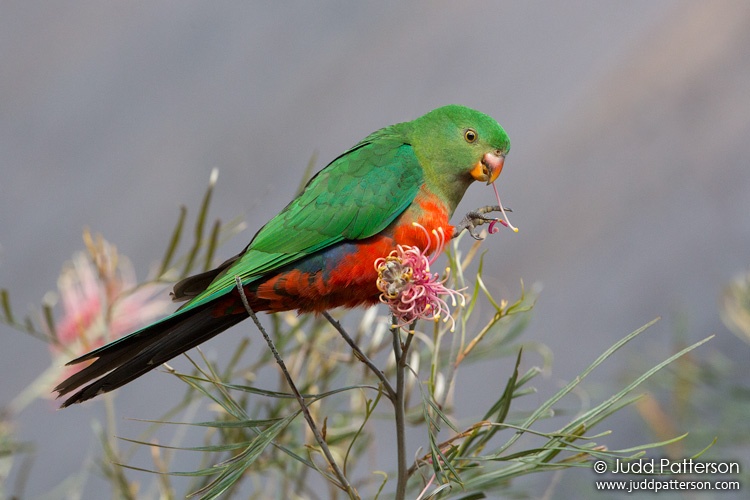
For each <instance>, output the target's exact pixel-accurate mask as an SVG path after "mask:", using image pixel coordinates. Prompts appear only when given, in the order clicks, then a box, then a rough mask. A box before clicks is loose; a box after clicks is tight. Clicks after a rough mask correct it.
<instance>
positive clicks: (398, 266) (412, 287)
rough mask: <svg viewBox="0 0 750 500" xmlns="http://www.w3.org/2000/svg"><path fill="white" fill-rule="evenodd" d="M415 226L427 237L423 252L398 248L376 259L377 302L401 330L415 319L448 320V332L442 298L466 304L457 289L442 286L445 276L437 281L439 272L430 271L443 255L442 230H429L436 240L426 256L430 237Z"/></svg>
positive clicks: (425, 231) (448, 315) (447, 317)
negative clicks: (378, 292)
mask: <svg viewBox="0 0 750 500" xmlns="http://www.w3.org/2000/svg"><path fill="white" fill-rule="evenodd" d="M414 226H415V227H418V228H420V229H421V230H422V231H424V234H425V236H426V237H427V248H425V250H424V251H422V250H420V249H419V248H418V247H414V246H408V245H397V246H396V250H394V251H392V252H391V253H390V254H389V255H388V256H387V257H384V258H379V259H377V260H375V269H376V270H377V271H378V280H377V287H378V290H380V291H381V294H380V301H381V302H382V303H384V304H387V305H388V307H389V308H390V309H391V312H393V314H394V315H395V316H396V319H397V320H398V325H397V326H399V327H404V326H407V325H409V324H411V323H412V322H414V321H416V320H418V319H427V320H433V321H438V320H439V319H440V318H441V317H442V318H443V320H444V321H449V320H450V321H451V330H453V328H454V327H455V321H454V319H453V317H452V316H451V314H450V308H449V307H448V303H447V302H446V301H445V299H443V298H442V297H443V296H448V297H450V299H451V303H452V305H453V306H454V307H455V306H456V304H457V300H456V299H459V300H460V301H461V304H462V305H463V304H465V299H464V296H463V295H462V294H461V292H460V290H452V289H450V288H448V287H446V286H445V283H446V281H447V279H448V278H447V276H446V277H445V278H444V279H442V280H441V279H440V277H439V275H438V273H432V272H430V265H431V264H434V263H435V261H436V260H437V258H438V256H440V254H441V253H442V252H443V248H444V247H445V243H446V238H445V232H444V231H443V228H442V227H441V228H438V229H437V230H433V231H432V235H433V236H434V237H435V245H434V251H433V252H432V255H430V256H429V257H428V251H429V250H430V247H432V246H433V242H432V238H431V237H430V234H429V233H428V232H427V230H426V229H425V228H424V227H423V226H421V225H420V224H417V223H414Z"/></svg>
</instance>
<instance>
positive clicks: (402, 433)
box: [391, 316, 414, 500]
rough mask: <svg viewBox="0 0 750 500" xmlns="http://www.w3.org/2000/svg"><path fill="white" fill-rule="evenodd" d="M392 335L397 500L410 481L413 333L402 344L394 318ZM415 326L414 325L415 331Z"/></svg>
mask: <svg viewBox="0 0 750 500" xmlns="http://www.w3.org/2000/svg"><path fill="white" fill-rule="evenodd" d="M392 324H393V325H394V326H393V327H392V328H391V333H392V334H393V355H394V356H395V357H396V400H395V401H394V402H393V408H394V412H395V416H396V448H397V455H398V476H397V482H396V500H403V499H404V498H406V482H407V480H408V479H409V475H408V472H409V470H408V466H407V464H406V401H405V399H406V398H405V390H404V379H405V375H406V357H407V354H408V352H409V346H410V345H411V340H412V336H413V334H412V333H409V334H408V336H407V338H406V342H405V343H403V344H402V343H401V328H399V327H398V326H395V325H396V324H397V321H396V317H395V316H394V317H393V321H392ZM413 327H414V325H412V330H413Z"/></svg>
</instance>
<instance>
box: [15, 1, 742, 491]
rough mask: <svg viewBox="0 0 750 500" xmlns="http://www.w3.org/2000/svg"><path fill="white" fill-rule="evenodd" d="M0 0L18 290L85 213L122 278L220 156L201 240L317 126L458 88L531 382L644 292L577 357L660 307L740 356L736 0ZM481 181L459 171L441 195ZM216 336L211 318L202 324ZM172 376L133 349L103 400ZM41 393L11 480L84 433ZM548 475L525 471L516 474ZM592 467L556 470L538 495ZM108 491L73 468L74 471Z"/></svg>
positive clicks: (545, 390)
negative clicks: (498, 155)
mask: <svg viewBox="0 0 750 500" xmlns="http://www.w3.org/2000/svg"><path fill="white" fill-rule="evenodd" d="M0 11H1V12H0V152H1V154H0V287H5V288H8V289H10V291H11V293H12V298H13V303H14V306H15V308H16V310H17V311H19V312H26V311H27V310H30V308H31V307H32V305H34V304H38V303H39V302H40V301H41V299H42V297H43V296H44V295H45V293H46V292H47V291H48V290H52V289H55V287H56V278H57V276H58V274H59V271H60V269H61V266H62V265H63V263H64V262H65V261H66V260H68V259H69V258H70V257H71V255H72V254H73V253H74V252H75V251H77V250H79V249H81V248H82V242H81V230H82V228H83V227H84V226H88V227H90V228H91V229H92V231H95V232H101V233H103V234H104V236H105V237H106V238H107V239H109V240H110V241H112V242H113V243H115V244H116V245H117V246H118V249H119V250H120V252H122V253H123V254H125V255H127V256H128V257H130V258H131V260H132V261H133V263H134V264H135V266H136V269H137V272H138V276H139V278H141V279H143V278H144V277H145V276H146V274H147V272H148V270H149V266H151V265H152V264H153V263H154V262H155V261H157V260H158V259H160V258H161V257H162V255H163V252H164V249H165V247H166V244H167V240H168V237H169V233H170V231H171V230H172V228H173V225H174V223H175V221H176V217H177V213H178V207H179V205H180V204H186V205H188V207H189V209H190V211H191V213H192V214H193V215H194V214H195V212H196V211H197V208H198V204H199V201H200V198H201V196H202V194H203V192H204V190H205V187H206V184H207V180H208V176H209V172H210V170H211V168H212V167H218V168H219V171H220V176H219V181H218V185H217V187H216V192H215V198H214V203H213V211H212V213H213V215H215V216H218V217H221V218H222V219H224V220H228V219H231V218H232V217H235V216H236V215H238V214H241V215H243V216H244V217H245V218H246V221H247V223H248V226H249V230H247V231H245V232H244V233H243V234H242V235H240V236H239V237H237V238H235V239H233V240H232V241H231V242H230V243H228V244H227V245H225V246H224V247H222V248H221V250H220V254H221V257H226V256H229V255H233V254H234V253H236V252H237V251H239V250H240V249H241V248H242V247H243V246H244V244H245V243H246V241H247V240H248V239H249V238H250V237H251V235H252V234H253V232H254V231H255V230H256V229H257V228H258V227H259V226H260V225H262V224H263V223H264V222H265V221H266V220H267V219H268V218H269V217H270V216H272V215H273V214H275V213H276V212H277V211H278V210H280V209H281V208H282V207H283V206H284V205H285V204H286V202H287V201H288V200H289V199H290V198H291V196H292V195H293V193H294V190H295V188H296V187H297V184H298V182H299V179H300V177H301V176H302V174H303V171H304V168H305V166H306V164H307V162H308V159H309V158H310V156H311V154H312V153H313V152H314V151H318V152H319V161H318V167H321V166H323V165H324V164H325V163H326V162H327V161H329V160H330V159H332V158H333V157H335V156H336V155H337V154H338V153H340V152H342V151H343V150H344V149H346V148H347V147H349V146H351V145H352V144H354V143H355V142H356V141H358V140H359V139H361V138H362V137H364V136H365V135H366V134H368V133H370V132H372V131H373V130H376V129H378V128H380V127H382V126H385V125H388V124H391V123H395V122H398V121H404V120H409V119H412V118H415V117H417V116H419V115H421V114H423V113H425V112H427V111H429V110H431V109H433V108H435V107H437V106H440V105H443V104H448V103H460V104H465V105H468V106H471V107H474V108H477V109H479V110H481V111H483V112H485V113H487V114H489V115H491V116H493V117H495V118H496V119H497V120H498V121H499V122H500V123H501V124H502V125H503V126H504V127H505V129H506V130H507V131H508V133H509V135H510V137H511V140H512V151H511V154H510V155H509V157H508V160H507V162H506V166H505V171H504V172H503V174H502V176H501V177H500V180H499V182H498V185H499V189H500V194H501V196H502V199H503V202H504V203H505V204H507V205H509V206H511V207H512V208H513V209H514V214H512V219H511V220H512V221H513V222H514V223H515V224H516V225H517V226H519V227H520V232H519V233H518V234H513V233H511V232H510V231H502V232H501V233H500V234H499V235H495V236H493V237H492V238H491V239H490V240H489V242H488V244H487V245H485V248H487V249H488V250H489V251H488V256H487V259H488V263H491V266H490V270H489V271H488V273H489V274H490V275H491V279H489V282H490V284H491V286H492V287H493V290H495V291H496V292H497V294H499V295H500V296H502V297H504V298H508V299H514V298H515V297H516V296H517V294H518V292H519V288H520V286H519V280H521V279H523V280H524V282H525V283H526V284H527V285H531V284H534V283H540V284H541V285H543V291H542V293H541V295H540V298H539V300H538V303H537V306H536V309H535V312H534V318H533V320H532V322H531V324H530V326H529V329H528V330H527V331H526V333H525V334H524V340H529V341H538V342H542V343H544V344H546V345H548V346H549V347H550V349H551V350H552V352H553V353H554V356H555V362H554V366H553V368H552V372H551V374H549V375H548V378H547V379H545V381H542V382H541V384H542V387H541V388H540V391H541V392H540V395H539V396H538V397H536V399H535V400H534V401H535V402H536V404H538V403H540V402H541V401H543V399H542V398H543V397H544V396H545V395H546V396H548V395H549V394H551V393H552V392H553V391H555V390H556V388H558V387H559V386H560V385H561V384H562V383H563V382H564V381H567V380H569V379H570V378H571V377H574V376H575V375H576V374H577V373H579V372H580V371H581V370H582V369H583V368H584V367H585V366H586V365H587V364H588V363H589V362H590V361H592V360H593V359H594V358H595V357H596V356H597V355H598V354H599V353H601V352H602V351H603V350H604V349H605V348H607V347H608V346H609V345H611V344H612V343H613V342H614V341H616V340H617V339H619V338H621V337H622V336H624V335H625V334H627V333H629V332H631V331H632V330H634V329H636V328H637V327H639V326H641V325H643V324H644V323H646V322H647V321H649V320H651V319H653V318H655V317H657V316H662V317H663V320H662V321H661V322H659V323H658V324H657V325H656V326H655V327H653V328H652V330H651V331H650V332H649V333H648V334H647V336H646V337H644V338H642V339H639V340H638V341H637V343H636V344H635V345H634V346H633V347H631V348H629V351H627V352H626V353H625V354H621V355H619V356H618V357H617V358H616V359H613V360H611V362H610V363H608V364H607V366H606V368H605V369H604V370H601V371H600V372H597V378H596V382H597V383H599V384H604V385H605V386H607V387H611V388H615V389H611V390H616V388H617V387H621V386H622V383H623V374H624V373H627V371H628V366H629V364H630V361H631V360H632V359H633V357H638V358H639V360H640V361H643V362H644V363H650V364H651V365H653V364H655V363H656V362H658V361H660V360H661V359H663V358H664V357H666V356H667V355H668V354H669V353H670V352H671V349H672V344H673V343H674V336H675V331H677V330H679V331H680V332H681V333H680V335H682V336H683V338H684V339H685V340H686V341H695V340H698V339H700V338H703V337H705V336H707V335H708V334H711V333H715V334H717V337H716V338H715V339H714V340H713V341H712V342H710V343H709V345H708V346H706V347H705V348H704V349H703V350H702V351H699V352H697V353H696V354H695V356H698V357H700V356H708V355H710V354H711V353H717V352H718V353H722V354H723V355H724V356H726V357H728V358H729V359H732V360H734V361H735V362H738V363H743V362H746V360H747V359H748V355H749V354H750V347H749V346H748V345H747V344H746V343H743V342H742V341H741V340H740V339H738V338H737V337H735V336H733V335H732V334H730V333H729V332H728V331H727V330H726V329H725V327H724V326H723V325H722V323H721V322H720V320H719V316H718V306H717V302H718V297H719V295H720V293H721V288H722V287H723V286H724V284H726V283H727V282H728V281H729V280H730V279H732V277H733V276H734V275H736V274H737V273H738V272H741V271H743V270H747V268H748V266H749V265H750V162H749V161H748V154H747V151H748V139H750V3H748V2H742V1H737V2H724V1H716V2H702V1H697V0H696V1H682V2H677V1H651V0H640V1H630V2H595V1H590V2H580V1H579V2H523V1H515V2H508V1H502V2H472V1H467V2H418V3H413V4H411V5H410V6H404V5H403V3H402V2H395V1H393V2H390V1H388V2H344V1H341V2H319V3H317V4H315V5H313V4H312V3H303V2H294V3H287V2H279V3H271V2H248V3H242V4H240V3H239V2H235V3H222V4H216V3H214V2H197V1H181V2H158V3H146V2H116V3H111V2H64V3H62V2H35V1H5V2H2V3H0ZM492 199H493V195H492V193H491V190H489V189H487V188H486V187H484V186H474V187H472V188H471V190H470V191H469V193H468V195H467V197H466V198H465V199H464V202H463V204H462V205H461V206H460V207H459V210H458V212H457V215H459V214H462V213H464V212H465V211H467V210H469V209H471V208H474V207H476V206H478V205H484V204H486V203H488V202H491V201H492ZM467 245H468V243H467ZM235 344H236V337H235V338H232V334H231V333H228V334H225V335H223V336H221V337H220V338H217V339H215V340H214V341H212V342H211V343H210V344H208V345H207V346H206V350H208V351H221V350H222V346H226V348H230V346H234V345H235ZM628 353H629V355H628ZM538 362H540V361H539V359H538V357H537V358H536V359H535V358H534V356H533V355H531V356H530V357H529V359H527V360H526V362H525V366H526V367H528V366H530V365H531V364H534V363H538ZM0 366H2V372H0V373H2V378H1V379H0V405H2V404H4V403H6V402H8V401H10V400H11V399H12V398H13V397H14V396H15V395H16V394H17V393H18V392H19V391H21V390H22V389H23V388H24V387H26V386H27V385H28V384H29V383H30V382H31V381H32V380H34V378H35V377H36V376H37V375H38V374H39V373H41V372H42V371H43V370H45V369H46V368H47V367H48V366H49V354H48V350H47V347H46V346H45V345H43V344H42V343H41V342H39V341H38V340H35V339H32V338H30V337H28V336H26V335H24V334H21V333H18V332H15V331H13V330H11V329H10V328H7V327H6V326H4V325H0ZM482 366H483V369H484V370H486V371H485V373H480V372H475V374H476V375H477V376H480V377H489V378H493V379H496V380H498V381H500V382H498V383H502V381H504V380H505V378H506V377H507V376H508V371H509V369H510V367H508V366H507V362H506V361H503V363H502V364H501V365H496V364H494V365H493V364H491V363H485V364H483V365H482ZM738 382H739V383H740V384H742V385H744V386H745V387H747V385H748V383H749V382H750V377H748V376H747V375H744V376H740V377H739V380H738ZM544 384H547V387H544ZM482 389H484V387H480V388H479V389H478V391H477V394H476V397H477V399H481V398H480V396H481V395H482ZM182 390H183V389H182V387H181V386H180V384H179V383H178V382H176V381H174V380H172V377H167V376H165V375H160V374H158V373H151V374H149V375H148V376H147V377H146V378H145V379H141V380H139V381H138V382H136V383H134V384H132V385H131V386H128V387H127V388H125V389H123V390H121V391H120V392H119V396H118V400H117V405H118V408H119V409H120V410H121V412H122V413H123V414H122V415H118V418H120V417H140V418H153V417H156V416H158V415H160V414H161V412H162V411H164V410H165V409H166V408H168V407H169V406H171V405H172V404H174V403H175V402H176V401H177V400H178V399H179V398H180V397H181V395H182ZM597 391H598V389H596V390H594V393H595V394H594V395H593V396H592V398H594V399H596V398H597V397H599V396H598V393H597ZM602 394H606V392H603V393H602ZM464 397H465V398H467V401H470V399H469V398H470V394H469V395H465V396H464ZM727 404H731V401H727ZM54 407H55V406H54V405H53V404H51V403H50V402H48V401H39V402H37V403H35V404H33V405H32V406H30V407H29V408H28V409H27V410H25V411H24V413H23V418H22V419H21V420H20V421H19V422H18V428H17V431H18V435H19V437H20V438H21V439H24V440H29V441H34V442H35V443H36V453H35V458H34V463H33V466H32V469H31V477H30V479H29V481H28V484H27V486H26V494H28V495H29V496H34V495H39V494H42V493H44V492H47V491H49V490H50V489H51V488H53V487H54V486H55V485H57V484H59V483H60V482H61V481H62V480H63V479H65V478H66V477H67V476H68V475H70V474H72V473H74V472H75V471H77V470H78V469H79V467H80V463H81V462H82V461H83V460H84V458H85V457H91V456H94V455H96V454H97V453H98V448H97V446H98V445H97V442H96V439H95V438H94V436H93V432H92V430H91V425H90V421H91V419H92V417H94V416H99V417H101V415H102V413H101V405H98V404H88V405H84V406H81V407H76V408H72V409H69V410H66V411H64V412H56V411H54ZM481 408H483V407H481ZM478 411H479V410H478ZM466 413H471V412H470V411H468V410H467V411H466ZM120 425H121V429H120V430H121V432H120V434H121V435H125V436H129V437H135V436H136V435H137V433H138V432H139V431H140V430H142V427H137V426H136V427H133V428H129V427H128V426H129V425H131V424H129V423H128V422H127V421H122V422H120ZM605 427H606V428H614V429H615V430H616V432H615V435H614V436H613V437H612V440H611V441H609V442H608V443H610V442H611V443H613V444H618V443H619V444H620V445H628V444H635V443H641V442H648V441H650V440H653V436H652V435H651V434H650V433H649V431H648V430H647V429H646V427H645V426H644V425H643V423H642V421H641V420H640V419H639V418H638V416H637V414H636V413H635V412H634V411H632V410H626V411H625V412H624V413H623V415H622V416H620V417H618V419H617V420H616V421H613V423H611V424H609V425H605ZM599 430H603V429H599ZM685 430H687V429H680V431H681V432H682V431H685ZM730 449H731V448H730ZM732 453H733V454H734V456H735V457H737V456H747V455H746V453H747V452H746V451H744V452H743V451H742V450H737V449H734V450H732ZM743 453H745V455H743ZM725 458H729V457H725ZM147 464H148V460H146V462H145V464H144V465H147ZM745 467H750V463H747V464H746V465H745ZM552 477H553V476H552V475H551V474H549V475H540V476H534V477H533V480H532V481H529V482H528V483H529V486H530V488H531V491H533V492H535V493H534V494H535V495H541V494H542V493H543V492H544V491H545V490H546V488H547V486H549V484H550V482H551V481H552ZM558 479H559V478H558ZM151 480H152V478H150V477H146V478H144V479H143V481H144V482H148V481H151ZM556 480H557V479H556ZM592 481H593V474H592V473H591V471H589V470H581V471H573V472H570V473H566V474H565V475H563V477H562V479H561V480H560V482H559V483H557V484H556V485H555V486H554V489H553V490H552V491H553V492H554V493H553V496H552V498H563V497H566V496H567V497H568V498H570V497H571V496H570V495H573V494H575V493H576V492H577V493H582V492H586V491H588V492H590V491H591V483H592ZM178 484H179V483H178ZM743 486H744V487H745V488H747V487H750V485H743ZM581 488H583V490H582V489H581ZM10 490H11V491H12V485H11V487H10ZM107 491H108V490H107V489H106V483H104V482H103V481H102V480H101V479H98V478H96V477H93V478H91V480H90V482H89V485H88V487H87V489H86V491H85V497H86V498H100V497H101V495H102V493H106V492H107ZM607 497H608V498H614V496H613V495H612V494H609V495H607ZM722 498H729V496H722Z"/></svg>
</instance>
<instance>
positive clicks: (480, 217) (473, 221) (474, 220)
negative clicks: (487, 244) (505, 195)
mask: <svg viewBox="0 0 750 500" xmlns="http://www.w3.org/2000/svg"><path fill="white" fill-rule="evenodd" d="M502 211H503V207H501V206H500V205H487V206H486V207H482V208H477V209H476V210H472V211H471V212H469V213H467V214H466V215H465V216H464V218H463V219H461V222H459V223H458V225H457V226H456V227H455V228H454V229H453V236H451V238H455V237H456V236H458V235H459V234H461V233H462V232H463V230H464V229H466V230H467V231H469V234H470V235H471V237H472V238H474V239H475V240H483V239H484V238H482V237H481V236H479V233H477V231H476V228H477V227H479V226H481V225H482V224H487V223H491V222H499V221H500V219H498V218H495V217H487V216H486V215H485V214H488V213H490V212H502ZM505 211H506V212H512V210H511V209H510V208H506V209H505Z"/></svg>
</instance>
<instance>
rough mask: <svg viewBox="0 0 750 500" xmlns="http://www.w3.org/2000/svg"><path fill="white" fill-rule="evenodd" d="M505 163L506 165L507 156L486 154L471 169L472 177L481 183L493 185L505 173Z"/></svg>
mask: <svg viewBox="0 0 750 500" xmlns="http://www.w3.org/2000/svg"><path fill="white" fill-rule="evenodd" d="M503 163H505V156H503V155H500V154H497V155H496V154H493V153H485V155H484V156H483V157H482V159H481V160H479V161H478V162H477V164H476V165H474V168H472V169H471V176H472V177H473V178H474V179H475V180H478V181H479V182H486V183H487V184H492V183H493V182H495V179H497V177H498V176H499V175H500V172H502V171H503Z"/></svg>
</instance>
